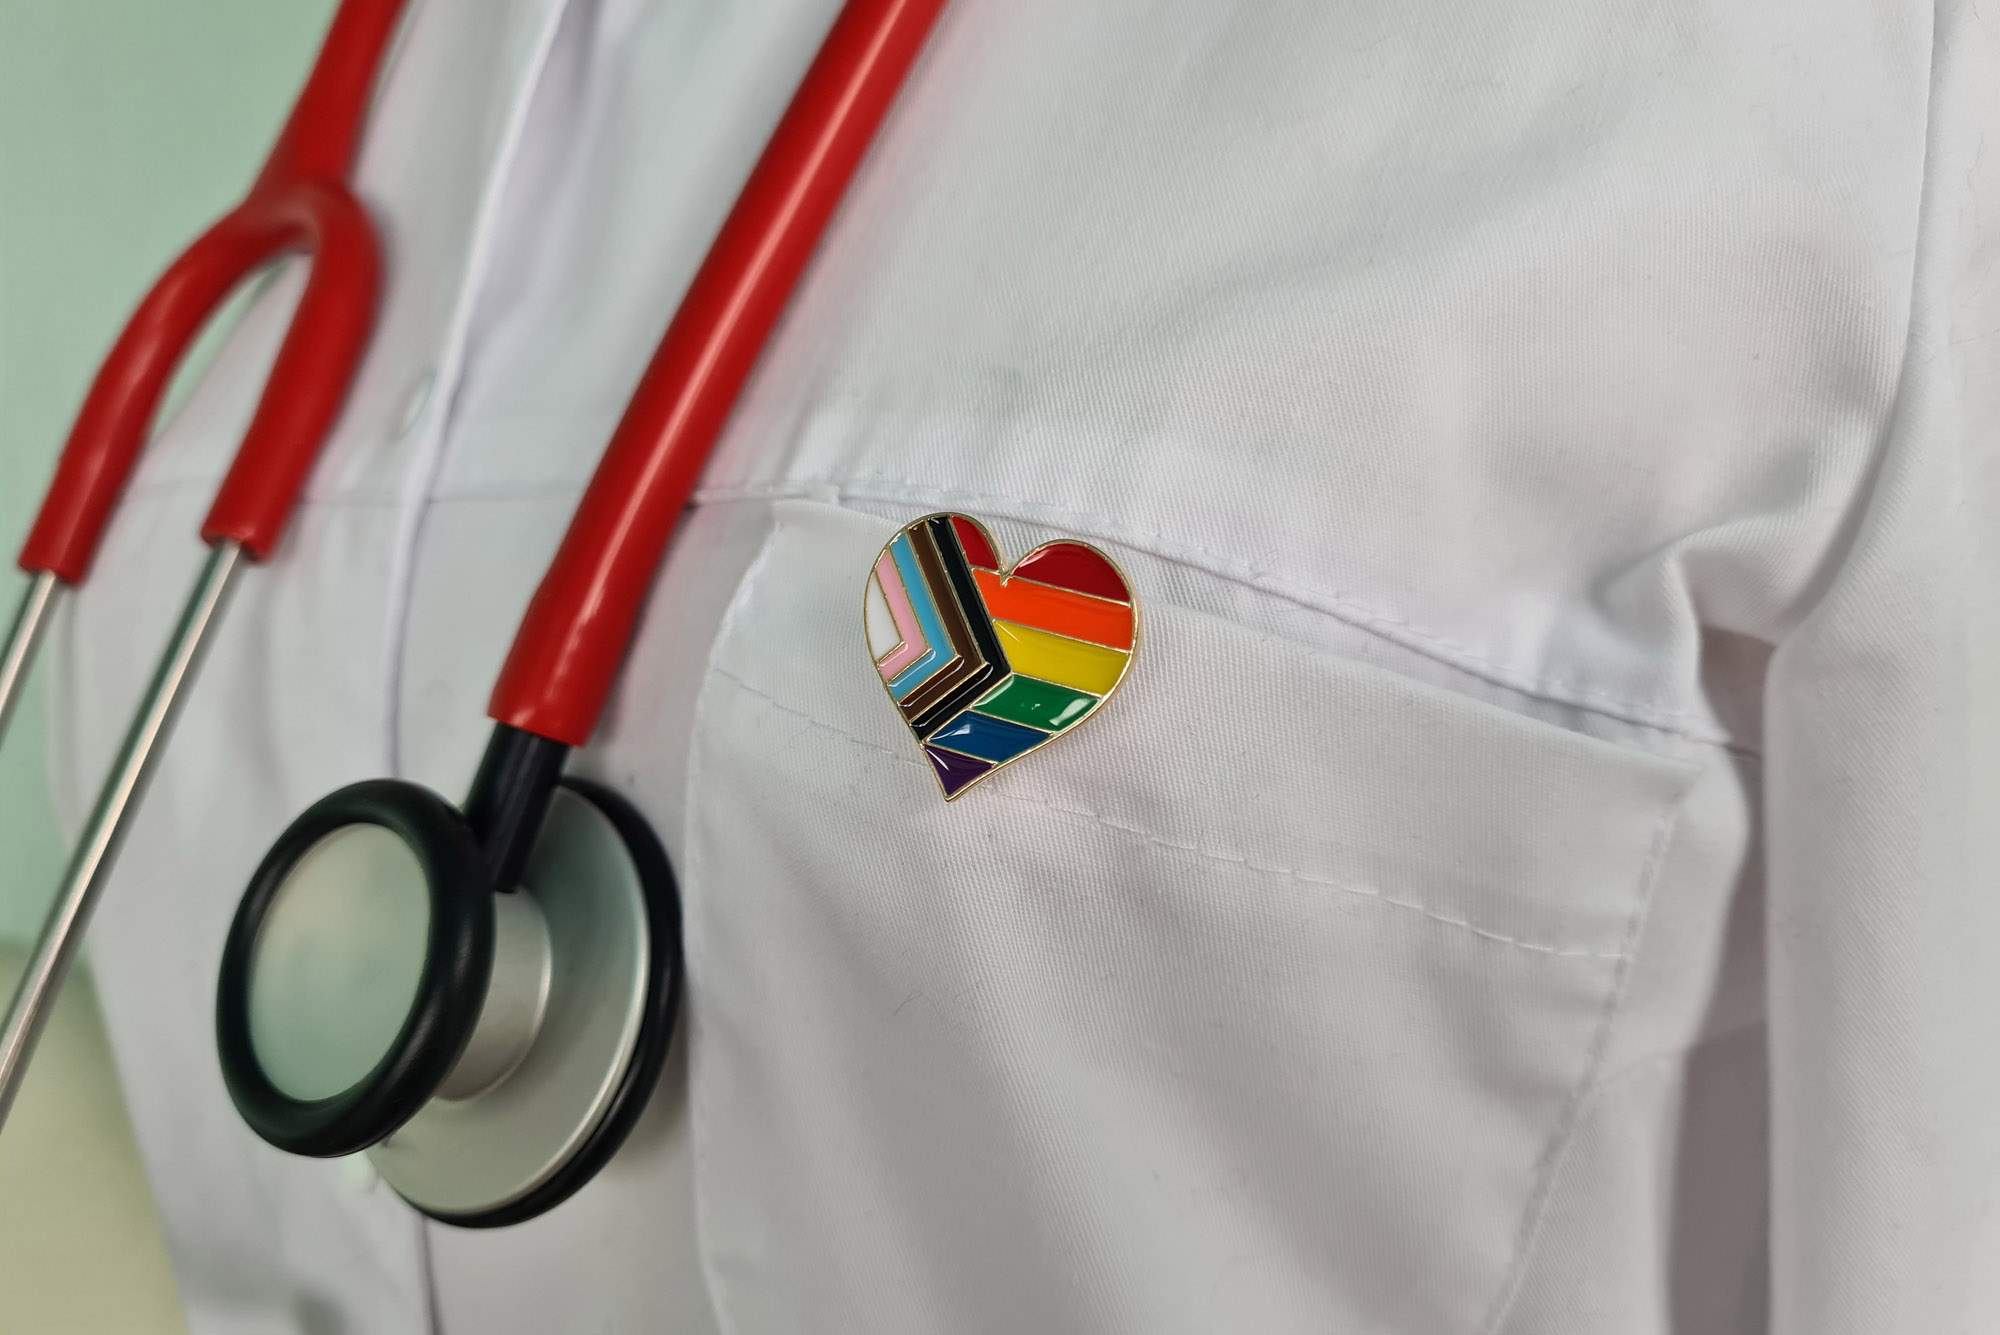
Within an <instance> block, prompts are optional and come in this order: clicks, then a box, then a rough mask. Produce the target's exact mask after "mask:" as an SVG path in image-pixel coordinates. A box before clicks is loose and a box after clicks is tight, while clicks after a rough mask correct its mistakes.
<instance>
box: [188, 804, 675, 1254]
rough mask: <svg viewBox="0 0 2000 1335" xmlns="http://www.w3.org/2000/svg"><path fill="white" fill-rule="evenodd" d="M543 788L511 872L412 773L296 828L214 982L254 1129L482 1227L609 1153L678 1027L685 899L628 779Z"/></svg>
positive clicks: (221, 1035)
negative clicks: (511, 879) (503, 877)
mask: <svg viewBox="0 0 2000 1335" xmlns="http://www.w3.org/2000/svg"><path fill="white" fill-rule="evenodd" d="M490 768H491V767H489V770H490ZM475 791H478V788H477V786H476V789H475ZM546 803H547V805H546V813H547V814H546V816H544V817H543V818H542V819H541V820H540V822H539V837H538V838H536V839H535V840H534V841H533V842H532V844H531V845H530V846H528V849H527V853H526V860H525V865H524V868H523V872H522V876H521V879H520V881H519V883H518V884H517V885H516V886H515V887H514V888H512V889H510V890H508V891H498V890H496V889H495V888H494V882H493V880H492V879H491V876H490V874H489V872H488V869H487V859H486V858H484V857H482V854H481V849H480V846H479V843H478V842H477V841H476V840H475V838H474V836H473V834H472V827H471V825H470V823H469V822H468V821H467V820H466V818H465V817H464V816H462V815H461V814H460V813H459V812H458V811H457V810H456V809H454V808H453V807H452V806H451V804H450V803H448V802H446V801H445V800H444V799H443V798H441V797H439V796H438V795H437V794H435V793H433V792H431V791H430V790H429V789H427V788H423V787H420V786H418V785H416V784H410V783H403V782H400V781H394V780H370V781H367V782H364V783H358V784H353V785H350V786H349V787H346V788H343V789H341V790H339V791H338V792H336V793H333V794H332V795H330V796H328V797H326V798H324V799H322V800H321V801H320V802H318V803H316V804H314V806H313V807H312V808H310V809H309V810H308V811H307V812H306V813H305V814H304V815H302V816H301V817H299V819H298V820H297V821H295V822H293V824H292V825H291V827H290V828H289V829H287V830H286V831H285V833H284V834H283V835H282V836H281V837H280V838H279V840H278V842H277V844H276V845H275V846H274V847H273V848H272V849H271V852H270V854H269V855H268V856H267V857H266V858H265V859H264V863H263V865H261V866H260V867H259V868H258V869H257V873H256V875H255V876H254V877H252V879H251V883H250V887H249V889H248V890H247V891H246V892H245V894H244V897H243V901H242V903H241V905H240V906H239V907H238V909H237V913H236V918H235V921H234V923H233V924H232V925H231V928H230V933H229V938H228V941H227V944H226V946H225V948H224V953H223V964H222V971H221V978H220V985H219V989H218V992H217V998H216V1036H217V1042H218V1045H219V1048H220V1052H221V1058H222V1069H223V1077H224V1080H225V1082H226V1083H227V1085H228V1088H229V1093H230V1097H231V1098H232V1099H233V1100H234V1101H235V1103H236V1106H237V1108H238V1110H239V1111H240V1112H241V1113H242V1115H243V1117H244V1120H245V1121H247V1122H248V1123H249V1124H250V1126H251V1127H252V1128H253V1129H254V1130H256V1132H257V1133H258V1134H259V1135H260V1136H262V1137H263V1138H264V1139H265V1140H267V1141H269V1142H270V1143H271V1144H273V1145H275V1146H277V1147H278V1148H280V1149H284V1150H289V1151H291V1152H293V1153H297V1154H313V1155H340V1154H350V1153H354V1152H355V1151H358V1150H364V1149H365V1150H366V1151H367V1152H368V1154H369V1157H370V1159H371V1160H372V1161H373V1162H374V1164H375V1166H376V1168H377V1170H378V1171H379V1172H380V1173H381V1174H382V1177H383V1179H384V1180H385V1181H387V1182H388V1183H389V1185H390V1186H392V1187H393V1188H395V1190H396V1191H397V1192H398V1193H399V1194H400V1195H402V1196H403V1197H404V1199H406V1200H408V1201H409V1202H410V1203H411V1204H412V1205H414V1206H416V1207H417V1208H418V1209H420V1210H423V1211H424V1212H425V1213H426V1214H429V1215H431V1216H432V1217H434V1218H437V1219H440V1220H443V1221H445V1222H448V1223H454V1224H459V1225H463V1226H469V1227H485V1226H493V1225H498V1224H506V1223H514V1222H517V1221H519V1220H521V1219H526V1218H530V1217H532V1216H533V1215H536V1214H539V1213H541V1212H542V1211H543V1210H546V1209H548V1208H550V1207H551V1206H553V1205H555V1204H556V1203H558V1202H559V1201H561V1200H563V1199H565V1198H566V1197H567V1196H569V1195H570V1193H571V1192H573V1191H575V1190H576V1189H577V1188H578V1187H580V1186H581V1185H582V1184H583V1183H584V1182H585V1181H587V1180H588V1179H589V1178H590V1177H591V1176H592V1175H593V1174H594V1173H595V1172H596V1171H597V1169H598V1168H600V1167H601V1166H602V1165H603V1164H604V1162H605V1161H607V1160H608V1159H609V1158H610V1156H611V1154H612V1153H613V1152H614V1151H615V1150H616V1149H617V1147H618V1145H619V1144H620V1143H621V1142H622V1141H623V1140H624V1138H625V1135H626V1133H627V1132H629V1131H630V1129H631V1126H632V1124H633V1122H634V1121H636V1120H637V1117H638V1114H639V1112H640V1111H641V1109H642V1108H643V1107H644V1105H645V1101H646V1098H647V1096H648V1095H649V1094H650V1093H651V1091H652V1088H653V1086H654V1085H655V1084H656V1083H657V1082H658V1079H659V1073H660V1070H661V1067H662V1065H663V1064H664V1062H665V1059H666V1055H667V1050H668V1047H669V1045H670V1044H671V1041H672V1036H673V1028H674V1019H675V1012H676V1010H677V1009H678V998H679V991H680V905H679V899H678V896H677V894H676V891H675V885H674V879H673V873H672V871H671V869H670V867H669V865H668V862H667V857H666V853H665V851H664V850H663V849H662V848H661V847H660V845H659V841H658V840H657V839H656V838H655V837H654V836H653V834H652V831H651V830H650V829H649V828H648V827H647V825H646V822H645V820H644V818H642V817H641V816H640V815H639V814H638V812H637V811H636V810H634V809H633V808H632V807H631V806H629V805H628V804H627V803H626V802H624V801H623V800H622V799H621V798H619V797H618V796H617V795H616V794H613V793H611V792H609V791H608V790H605V789H603V788H600V787H598V786H596V785H594V784H590V783H586V782H584V781H581V780H575V779H567V780H563V781H561V782H560V784H559V785H558V786H557V787H556V789H555V791H554V792H553V793H551V794H549V795H548V796H547V798H546Z"/></svg>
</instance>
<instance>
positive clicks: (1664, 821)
mask: <svg viewBox="0 0 2000 1335" xmlns="http://www.w3.org/2000/svg"><path fill="white" fill-rule="evenodd" d="M1686 796H1687V794H1686V790H1685V789H1683V790H1682V792H1681V793H1680V794H1679V795H1677V796H1676V797H1675V798H1674V799H1673V800H1672V801H1670V802H1668V803H1666V804H1665V806H1664V808H1663V809H1662V810H1661V812H1660V815H1659V819H1658V820H1656V821H1655V822H1654V823H1653V838H1652V842H1651V845H1650V846H1649V847H1648V848H1647V850H1646V859H1645V861H1644V862H1642V863H1641V864H1640V866H1639V886H1638V902H1637V903H1635V904H1634V905H1633V906H1632V912H1631V914H1630V916H1629V917H1628V918H1627V920H1626V924H1625V934H1624V937H1623V940H1622V941H1621V944H1620V956H1621V958H1620V959H1619V961H1618V963H1617V964H1616V965H1614V966H1613V973H1612V978H1611V986H1610V988H1609V989H1608V990H1607V991H1606V993H1605V996H1604V1004H1603V1005H1602V1007H1601V1008H1600V1013H1599V1017H1598V1021H1597V1029H1596V1032H1595V1033H1593V1034H1592V1035H1591V1039H1590V1049H1589V1052H1588V1054H1587V1055H1586V1057H1585V1059H1584V1064H1583V1071H1582V1072H1581V1074H1579V1076H1578V1077H1577V1081H1576V1083H1575V1084H1574V1085H1573V1086H1571V1088H1570V1092H1569V1096H1568V1097H1567V1099H1565V1101H1564V1103H1563V1107H1562V1111H1561V1113H1560V1114H1559V1115H1558V1116H1557V1118H1556V1122H1555V1125H1554V1126H1553V1127H1552V1128H1551V1129H1550V1131H1549V1140H1548V1144H1547V1145H1545V1146H1544V1147H1543V1149H1542V1154H1541V1157H1540V1159H1539V1160H1538V1161H1537V1162H1536V1164H1535V1170H1534V1176H1533V1186H1532V1187H1531V1188H1530V1189H1529V1192H1528V1199H1527V1203H1526V1205H1525V1206H1523V1208H1522V1211H1521V1222H1520V1224H1519V1225H1518V1226H1517V1227H1516V1229H1515V1232H1514V1254H1513V1256H1512V1257H1511V1258H1510V1259H1509V1260H1508V1263H1507V1269H1506V1272H1505V1274H1504V1275H1503V1276H1502V1278H1501V1281H1500V1287H1499V1288H1498V1289H1497V1290H1495V1291H1494V1295H1493V1302H1492V1304H1491V1305H1490V1306H1489V1308H1488V1311H1487V1317H1486V1319H1485V1320H1484V1321H1482V1322H1480V1323H1479V1326H1478V1330H1479V1332H1480V1335H1500V1332H1501V1331H1502V1330H1503V1329H1504V1328H1505V1326H1506V1324H1507V1319H1508V1317H1509V1316H1510V1315H1511V1314H1512V1313H1513V1310H1514V1301H1515V1299H1516V1298H1518V1297H1519V1296H1520V1291H1521V1285H1522V1282H1523V1280H1524V1279H1525V1277H1526V1276H1527V1273H1528V1262H1529V1260H1530V1259H1531V1258H1532V1257H1533V1256H1534V1253H1535V1242H1536V1240H1537V1239H1538V1238H1539V1237H1540V1235H1541V1229H1542V1221H1543V1220H1544V1219H1545V1218H1546V1217H1547V1210H1548V1202H1549V1197H1550V1195H1551V1194H1552V1192H1553V1190H1554V1187H1555V1183H1556V1180H1557V1178H1558V1177H1559V1176H1560V1175H1561V1170H1562V1164H1563V1160H1564V1159H1565V1158H1566V1157H1567V1156H1568V1154H1569V1147H1570V1142H1571V1141H1572V1140H1573V1139H1574V1138H1575V1134H1576V1129H1577V1127H1578V1126H1580V1125H1581V1124H1582V1121H1583V1113H1584V1111H1585V1109H1586V1108H1588V1107H1589V1105H1590V1102H1591V1100H1592V1099H1593V1098H1595V1097H1596V1094H1597V1091H1598V1089H1599V1087H1600V1084H1601V1081H1602V1077H1603V1072H1604V1062H1605V1059H1606V1057H1607V1056H1609V1054H1610V1051H1611V1037H1612V1034H1613V1032H1614V1031H1615V1030H1616V1028H1617V1024H1618V1017H1619V1015H1620V1014H1621V1013H1622V1012H1623V1011H1624V1009H1625V993H1626V989H1627V988H1628V987H1629V986H1630V984H1631V979H1632V960H1633V957H1634V956H1635V955H1636V954H1637V953H1638V944H1639V938H1640V937H1641V936H1643V935H1644V934H1645V930H1646V924H1647V923H1648V922H1650V921H1651V920H1652V916H1653V894H1654V891H1655V889H1657V887H1658V885H1659V881H1660V869H1661V868H1662V866H1664V865H1665V863H1666V858H1667V849H1668V848H1669V847H1670V846H1671V845H1672V843H1673V832H1674V830H1675V828H1676V827H1677V826H1678V825H1679V823H1680V815H1681V808H1682V807H1683V805H1685V802H1686Z"/></svg>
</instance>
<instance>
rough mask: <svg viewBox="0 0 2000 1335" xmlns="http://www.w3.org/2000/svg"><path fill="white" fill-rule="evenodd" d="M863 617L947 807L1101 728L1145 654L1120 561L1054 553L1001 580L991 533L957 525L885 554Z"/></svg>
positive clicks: (1068, 550) (946, 519) (941, 519)
mask: <svg viewBox="0 0 2000 1335" xmlns="http://www.w3.org/2000/svg"><path fill="white" fill-rule="evenodd" d="M863 616H864V619H865V623H866V627H867V633H868V651H869V653H870V654H872V655H873V656H874V659H875V670H876V671H877V672H878V673H880V674H881V677H882V686H883V688H884V689H885V690H887V691H888V693H889V698H890V700H892V701H893V702H894V703H895V706H896V709H897V712H898V713H900V714H901V715H902V716H903V722H904V723H906V724H908V725H909V729H910V731H911V732H912V733H914V734H915V735H916V738H917V742H918V743H919V744H920V745H921V746H922V747H923V751H924V755H925V757H926V758H927V759H928V760H929V761H930V763H931V769H932V771H933V773H934V774H935V775H936V777H937V781H938V787H939V788H940V789H941V790H943V792H944V798H945V801H947V802H949V801H951V800H952V799H953V798H956V797H957V796H958V795H959V794H960V793H963V792H964V791H965V790H966V789H968V788H970V787H971V786H972V785H973V784H975V783H978V782H979V781H980V780H981V779H984V778H986V777H987V776H988V775H991V774H994V773H996V772H998V771H999V770H1000V769H1002V768H1003V767H1005V766H1007V765H1011V764H1013V763H1014V762H1015V761H1017V760H1019V759H1020V758H1021V757H1023V756H1025V755H1027V754H1028V753H1029V752H1031V751H1035V750H1038V749H1039V748H1041V747H1044V746H1046V745H1048V744H1049V743H1050V742H1052V741H1054V740H1055V739H1056V738H1057V737H1060V736H1061V735H1062V734H1064V733H1066V732H1068V731H1069V730H1070V729H1071V728H1074V727H1075V726H1076V725H1077V724H1079V723H1081V722H1082V721H1083V720H1084V719H1087V718H1089V717H1090V716H1091V715H1093V714H1095V713H1096V712H1097V710H1098V708H1099V707H1100V706H1101V705H1102V704H1103V703H1104V702H1105V700H1107V699H1109V698H1110V696H1111V693H1112V692H1113V691H1116V690H1117V689H1118V686H1119V683H1120V682H1122V681H1124V680H1125V673H1126V671H1127V670H1128V669H1129V668H1130V667H1131V665H1132V657H1133V655H1134V654H1136V653H1137V652H1138V648H1139V605H1138V603H1137V602H1136V601H1135V600H1134V599H1133V597H1132V588H1131V585H1130V584H1128V583H1127V582H1126V579H1125V575H1124V572H1123V571H1121V570H1119V568H1118V566H1117V565H1116V563H1114V562H1113V561H1112V560H1111V558H1110V557H1108V556H1106V555H1105V554H1104V553H1103V552H1100V551H1098V550H1097V549H1096V548H1095V547H1092V546H1090V545H1089V544H1088V543H1082V542H1047V543H1043V544H1042V545H1041V546H1040V547H1037V548H1035V550H1033V551H1032V552H1029V553H1028V554H1027V555H1026V556H1024V557H1022V558H1021V559H1020V561H1018V562H1017V563H1015V565H1014V567H1013V568H1012V569H1011V570H1008V569H1003V568H1002V567H1001V564H1000V556H999V549H998V548H997V547H995V546H994V543H993V539H992V537H991V535H989V534H988V533H987V532H986V529H985V527H984V526H983V525H981V524H980V523H979V521H978V520H976V519H971V518H968V517H967V516H965V515H957V514H935V515H927V516H925V517H924V518H922V519H919V520H917V521H916V522H915V523H913V524H910V525H908V526H907V527H905V528H904V529H903V531H902V532H900V533H898V534H897V535H896V536H895V537H893V538H891V539H890V540H889V545H888V546H886V547H884V548H883V549H882V555H881V556H880V557H879V558H877V559H876V562H875V568H874V570H872V571H870V572H869V575H868V588H867V592H866V594H865V598H864V613H863Z"/></svg>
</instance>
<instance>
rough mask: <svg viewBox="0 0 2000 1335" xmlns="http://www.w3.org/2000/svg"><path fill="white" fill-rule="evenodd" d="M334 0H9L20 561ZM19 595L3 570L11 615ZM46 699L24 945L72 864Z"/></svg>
mask: <svg viewBox="0 0 2000 1335" xmlns="http://www.w3.org/2000/svg"><path fill="white" fill-rule="evenodd" d="M331 11H332V3H331V0H0V548H4V552H5V554H6V556H7V557H8V558H9V560H8V570H9V572H11V569H12V559H11V558H12V555H13V553H14V551H15V550H17V549H18V547H19V544H20V541H21V538H22V536H23V535H24V534H25V533H26V531H27V527H28V523H29V520H30V519H31V517H32V516H33V513H34V507H35V505H36V504H37V502H38V501H39V499H40V496H41V491H42V487H43V485H44V483H45V481H46V480H47V477H48V474H49V470H50V468H51V467H52V465H53V461H54V457H55V452H56V450H57V449H59V448H60V447H61V444H62V441H63V438H64V437H65V435H66V434H67V432H68V428H69V423H70V417H71V415H72V414H73V413H74V412H75V410H76V406H77V404H78V402H79V401H80V400H81V399H82V396H83V392H84V389H85V387H86V386H87V385H88V384H89V381H90V377H91V375H92V373H93V372H94V371H95V370H96V367H97V362H98V359H99V358H100V357H101V356H102V355H103V353H104V350H105V349H106V348H107V347H109V346H110V344H111V340H112V339H113V338H114V337H115V336H116V334H117V332H118V330H119V328H120V327H121V326H122V325H123V323H124V320H125V317H126V315H127V314H128V313H129V311H130V310H131V308H132V305H133V303H134V302H136V301H137V300H138V298H139V297H140V295H141V294H142V293H143V292H144V291H145V289H146V287H147V286H148V285H149V284H150V283H151V281H152V279H153V278H154V276H155V275H156V274H157V273H158V272H159V270H160V269H161V267H162V266H164V265H165V264H166V263H167V261H168V260H170V259H171V258H172V257H173V255H174V254H175V252H177V251H178V250H179V249H180V247H181V246H182V245H184V244H185V243H186V242H187V241H188V240H189V239H190V238H192V237H193V236H194V235H195V234H196V233H197V232H198V231H199V230H200V229H201V228H202V226H203V225H205V224H206V223H207V222H208V220H209V219H210V218H211V217H213V216H214V215H216V214H218V213H220V212H222V211H223V210H224V209H225V208H226V207H228V205H229V204H230V203H231V202H232V201H233V200H234V199H235V198H236V197H237V196H238V195H239V194H240V193H241V192H242V190H243V188H244V186H245V185H247V184H248V182H249V180H250V178H251V176H252V175H254V174H255V172H256V168H257V164H258V163H259V162H260V161H261V159H262V157H263V154H264V151H265V149H266V148H268V147H269V145H270V142H271V140H272V138H273V137H274V136H275V135H276V133H277V129H278V126H279V124H280V123H281V122H282V120H283V119H284V114H285V111H286V109H287V107H288V106H289V104H290V102H291V98H292V96H293V94H294V93H295V92H296V91H297V89H298V86H299V84H300V83H301V82H302V81H303V79H304V77H305V71H306V68H307V66H308V65H309V64H310V62H311V59H312V54H313V51H314V49H315V47H316V46H317V43H318V38H319V35H320V33H321V31H322V30H323V29H324V27H325V23H326V19H327V16H328V15H329V14H330V13H331ZM189 537H190V540H193V535H192V534H190V535H189ZM21 587H22V581H21V578H20V577H19V576H18V575H17V574H14V573H7V574H0V602H4V608H5V610H4V613H0V616H5V617H7V618H11V617H12V615H13V608H14V603H15V600H16V599H18V598H19V596H20V590H21ZM39 675H40V674H38V677H39ZM41 694H42V683H41V682H40V681H39V680H37V681H36V682H35V683H34V685H33V694H32V695H31V696H30V697H29V699H28V701H27V702H26V704H25V706H24V708H23V709H22V711H21V713H20V714H19V715H17V716H16V718H15V721H14V725H13V728H12V730H11V734H10V735H9V736H8V737H7V739H6V742H5V745H4V747H0V936H13V937H15V938H16V939H20V938H24V937H26V936H29V935H31V934H32V933H33V931H34V930H35V924H37V923H39V920H40V917H41V914H42V911H43V907H44V905H45V903H46V901H47V896H48V893H49V890H50V889H51V888H52V887H53V885H54V882H55V879H56V877H57V875H58V874H59V872H60V869H61V861H62V856H63V849H62V847H61V840H60V838H59V837H58V835H57V833H56V831H55V829H54V827H53V817H52V815H51V813H50V811H49V805H48V796H47V791H46V783H45V780H44V764H43V755H42V748H43V745H44V728H43V716H42V706H41Z"/></svg>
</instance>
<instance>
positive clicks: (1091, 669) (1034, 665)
mask: <svg viewBox="0 0 2000 1335" xmlns="http://www.w3.org/2000/svg"><path fill="white" fill-rule="evenodd" d="M993 629H994V630H995V631H997V632H998V633H999V635H1000V648H1001V651H1002V652H1004V653H1005V654H1006V655H1007V666H1009V667H1011V668H1013V669H1014V671H1016V672H1018V673H1020V674H1022V675H1023V676H1027V677H1040V678H1041V679H1042V680H1043V681H1052V682H1055V683H1056V684H1057V685H1058V686H1067V687H1069V688H1071V689H1072V690H1078V691H1088V692H1089V693H1090V694H1092V695H1104V694H1106V693H1108V692H1109V691H1110V690H1111V688H1112V687H1113V686H1116V685H1117V684H1118V678H1119V677H1120V676H1121V675H1123V673H1124V671H1125V658H1126V655H1125V654H1123V653H1121V652H1120V651H1119V650H1116V649H1106V648H1104V647H1103V646H1102V645H1096V644H1085V643H1084V642H1083V641H1082V640H1072V639H1070V638H1069V637H1068V636H1066V635H1051V634H1050V633H1049V632H1048V631H1045V630H1036V629H1035V628H1034V627H1032V626H1022V625H1017V624H1015V623H1014V622H1012V621H995V622H994V623H993Z"/></svg>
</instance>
